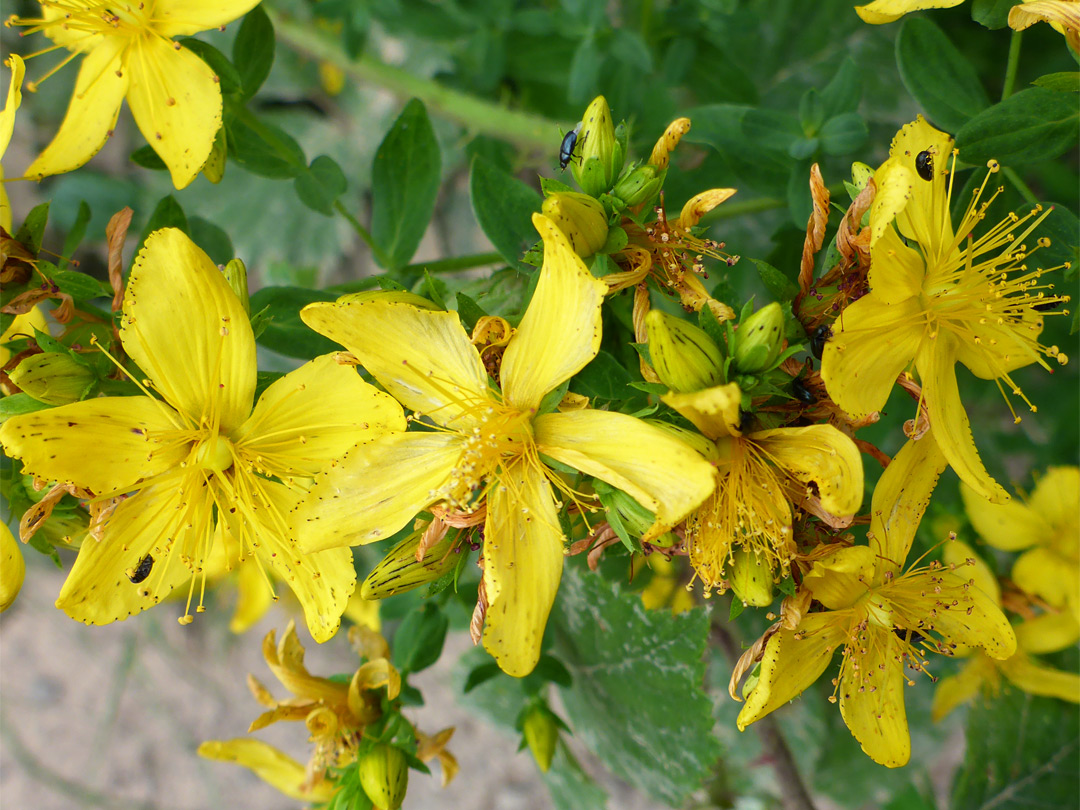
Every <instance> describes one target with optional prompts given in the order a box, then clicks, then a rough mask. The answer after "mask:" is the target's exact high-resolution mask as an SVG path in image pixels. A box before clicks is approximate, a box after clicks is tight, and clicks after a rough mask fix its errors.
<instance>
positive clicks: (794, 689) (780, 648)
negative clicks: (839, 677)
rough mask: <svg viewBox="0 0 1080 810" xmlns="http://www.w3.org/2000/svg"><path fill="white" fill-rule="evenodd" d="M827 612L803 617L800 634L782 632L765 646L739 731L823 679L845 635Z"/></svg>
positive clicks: (740, 715)
mask: <svg viewBox="0 0 1080 810" xmlns="http://www.w3.org/2000/svg"><path fill="white" fill-rule="evenodd" d="M834 618H835V617H834V616H833V615H830V614H828V613H811V614H810V615H808V616H804V617H803V620H802V622H801V623H800V624H799V629H798V631H797V632H796V631H792V630H781V631H779V632H778V633H777V634H776V635H774V636H773V637H772V638H770V639H769V641H768V643H767V644H766V645H765V653H764V655H763V656H762V659H761V674H760V677H759V680H758V682H757V686H755V687H754V690H753V691H752V692H751V693H750V694H749V696H747V698H746V705H745V706H743V708H742V711H740V712H739V717H738V720H737V721H736V722H737V724H738V726H739V731H745V730H746V727H747V726H748V725H750V724H751V723H753V722H755V721H757V720H760V719H761V718H762V717H764V716H765V715H767V714H768V713H769V712H772V711H775V710H776V709H779V708H780V707H781V706H784V705H786V704H787V702H788V701H789V700H791V699H792V698H794V697H796V696H797V695H800V694H801V693H802V692H803V690H804V689H806V688H807V687H808V686H810V685H811V684H812V683H814V681H816V680H817V679H818V678H819V677H821V673H823V672H824V671H825V669H826V668H827V667H828V666H829V663H830V662H831V661H832V657H833V652H834V651H835V650H836V648H837V647H838V646H840V644H842V643H843V639H844V634H843V631H842V630H841V629H840V626H839V624H838V623H835V622H834V621H833V619H834Z"/></svg>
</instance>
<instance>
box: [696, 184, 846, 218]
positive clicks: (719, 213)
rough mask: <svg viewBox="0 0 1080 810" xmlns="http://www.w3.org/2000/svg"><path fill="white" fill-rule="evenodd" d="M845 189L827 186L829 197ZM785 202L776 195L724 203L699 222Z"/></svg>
mask: <svg viewBox="0 0 1080 810" xmlns="http://www.w3.org/2000/svg"><path fill="white" fill-rule="evenodd" d="M845 190H846V189H845V188H844V185H843V183H838V184H837V185H835V186H829V189H828V191H829V198H830V199H831V198H833V197H836V196H837V195H839V194H842V193H843V192H844V191H845ZM787 204H788V201H787V200H780V199H777V198H776V197H758V198H756V199H753V200H746V201H745V202H737V203H732V204H731V205H728V204H727V203H724V204H723V205H720V206H717V207H716V208H714V209H713V210H712V211H710V212H709V213H707V214H706V215H705V216H704V217H702V219H701V222H702V224H703V225H708V224H710V223H713V222H719V221H720V220H724V219H737V218H738V217H744V216H746V215H747V214H760V213H761V212H762V211H773V210H775V209H777V208H786V207H787Z"/></svg>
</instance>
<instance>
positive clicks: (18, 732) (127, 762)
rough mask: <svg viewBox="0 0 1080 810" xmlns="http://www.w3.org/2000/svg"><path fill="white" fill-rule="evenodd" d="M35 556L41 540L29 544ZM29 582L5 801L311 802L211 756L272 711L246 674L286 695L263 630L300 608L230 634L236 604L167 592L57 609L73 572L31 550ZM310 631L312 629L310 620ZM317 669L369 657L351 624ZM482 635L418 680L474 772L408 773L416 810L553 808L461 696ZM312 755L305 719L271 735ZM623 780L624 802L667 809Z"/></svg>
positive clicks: (8, 624) (14, 683)
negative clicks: (195, 611)
mask: <svg viewBox="0 0 1080 810" xmlns="http://www.w3.org/2000/svg"><path fill="white" fill-rule="evenodd" d="M30 554H31V555H34V552H32V551H31V552H30ZM28 563H29V565H28V571H27V581H26V584H25V586H24V589H23V592H22V593H21V594H20V595H19V597H18V599H17V600H16V602H15V604H14V605H13V606H12V608H10V609H9V610H8V611H7V612H5V613H4V614H3V616H0V805H2V807H3V810H73V809H74V808H79V809H80V810H81V808H106V810H136V809H137V810H204V809H205V808H223V809H226V810H227V809H229V808H260V809H261V810H286V809H287V808H288V809H289V810H291V809H292V808H296V807H299V806H300V805H299V804H298V803H297V802H295V801H293V800H291V799H288V798H287V797H285V796H283V795H282V794H280V793H278V792H277V791H276V790H274V789H273V788H271V787H269V786H268V785H266V784H264V783H263V782H261V781H260V780H259V779H258V778H257V777H255V776H254V775H253V774H251V773H250V772H249V771H247V770H246V769H244V768H239V767H237V766H235V765H230V764H226V763H218V762H211V761H207V760H204V759H201V758H200V757H198V756H197V755H196V754H195V749H196V748H197V746H198V744H199V743H200V742H202V741H203V740H208V739H229V738H232V737H242V736H244V735H245V733H246V730H247V727H248V724H249V723H250V722H251V720H252V719H253V718H254V717H255V716H256V715H257V714H259V712H260V711H261V707H260V706H259V705H258V704H257V703H256V702H255V700H254V698H253V697H252V696H251V693H250V692H249V691H248V689H247V686H246V684H245V677H246V674H247V673H248V672H251V673H253V674H255V675H256V677H258V678H259V679H260V680H261V681H263V683H264V684H265V685H266V686H267V687H269V688H270V689H271V691H272V692H274V693H275V695H277V696H279V697H284V694H285V693H284V689H283V687H281V686H280V685H279V684H278V683H277V681H276V680H275V679H274V678H273V676H272V675H271V674H270V672H269V670H268V669H267V668H266V664H265V662H264V661H263V659H262V654H261V652H260V641H261V639H262V637H263V636H264V634H265V633H266V632H267V631H268V630H270V629H271V628H274V627H276V628H277V629H278V632H279V633H280V632H281V631H282V630H283V628H284V626H285V624H286V622H287V620H288V617H287V616H286V614H285V612H284V611H283V610H282V609H278V608H275V609H274V610H273V611H271V613H270V614H269V615H268V617H267V618H266V619H265V620H264V621H263V622H262V623H261V624H260V625H259V626H257V627H256V628H255V629H254V630H252V631H251V632H250V633H248V634H246V635H244V636H234V635H231V634H230V633H229V632H228V630H227V627H226V623H227V620H228V612H227V610H224V609H218V610H216V611H213V609H212V612H209V613H207V614H204V615H203V616H200V617H198V618H197V619H196V621H195V623H194V624H193V625H191V626H189V627H187V628H184V627H181V626H179V625H178V624H177V623H176V621H175V615H178V614H179V613H180V610H179V606H178V605H175V604H166V605H162V606H159V607H158V608H156V609H154V610H152V611H150V612H148V613H146V614H143V615H142V616H140V617H137V618H135V619H129V620H128V621H125V622H121V623H117V624H113V625H110V626H107V627H85V626H83V625H81V624H79V623H77V622H75V621H72V620H71V619H68V618H67V617H66V616H64V615H63V614H62V613H61V612H60V611H58V610H56V608H55V607H53V600H54V599H55V597H56V594H57V593H58V592H59V589H60V584H61V582H62V579H63V574H62V572H59V571H57V570H56V569H54V568H53V567H52V566H51V564H50V563H48V562H47V561H45V560H43V559H29V560H28ZM301 638H302V639H304V638H306V636H305V634H303V633H302V634H301ZM309 641H310V640H307V641H305V645H306V646H307V647H308V654H307V657H306V663H307V665H308V668H309V669H310V670H311V671H312V672H314V673H317V674H330V673H334V672H346V671H351V670H353V669H355V667H356V658H355V656H354V655H353V654H352V652H351V651H350V650H349V648H348V645H347V644H346V643H345V642H344V639H343V638H339V639H335V640H333V641H331V642H329V643H328V644H325V645H322V646H321V647H320V646H316V645H315V644H314V643H313V642H311V643H308V642H309ZM467 646H468V639H467V638H463V637H456V638H452V639H451V640H450V642H449V643H448V648H447V650H446V651H445V653H444V655H443V657H442V659H441V660H440V661H439V663H438V664H437V665H436V666H434V667H433V668H431V669H430V670H428V671H426V672H424V673H422V674H421V676H419V677H417V678H415V682H416V685H417V686H418V687H419V688H420V689H421V690H422V692H423V694H424V697H425V699H426V700H427V705H426V706H424V707H422V708H420V709H417V710H414V711H410V712H409V716H410V717H411V718H412V719H414V720H415V721H416V722H417V724H418V725H419V726H420V727H421V728H422V729H423V730H425V731H427V732H434V731H437V730H439V729H441V728H444V727H446V726H450V725H453V726H455V727H456V728H457V731H456V732H455V735H454V739H453V740H452V742H451V746H450V748H451V750H452V751H453V753H454V754H455V756H457V758H458V761H459V763H460V765H461V772H460V773H459V775H458V777H457V779H456V780H455V781H454V782H453V783H452V784H451V785H450V786H449V787H448V788H446V789H442V788H440V787H439V776H438V768H437V766H436V767H433V771H434V774H433V775H432V776H431V777H425V776H422V775H419V774H414V775H413V777H412V779H411V780H410V785H409V794H408V797H407V798H406V801H405V808H406V810H410V809H411V810H420V809H421V808H438V809H439V810H442V809H443V808H445V809H446V810H458V809H459V808H460V809H461V810H464V808H469V810H548V808H551V807H552V804H551V800H550V798H549V795H548V792H547V789H546V788H545V787H544V785H543V783H542V782H541V781H540V778H539V776H538V773H537V770H536V766H535V764H534V763H533V761H532V758H531V757H530V756H529V754H528V753H527V752H521V753H517V752H516V748H517V741H516V740H511V739H510V738H508V737H506V736H505V735H503V734H502V733H501V732H500V731H498V730H497V729H495V728H493V727H492V726H490V725H489V724H487V723H486V722H485V721H483V720H481V719H479V718H475V717H473V716H471V715H470V714H469V712H468V711H467V710H466V709H464V708H463V707H461V706H459V705H458V704H457V702H456V699H455V694H454V690H453V688H452V687H451V685H450V680H451V679H450V673H451V669H452V667H453V664H454V661H455V660H456V658H457V656H458V655H459V654H460V653H461V652H462V651H463V650H464V649H465V648H466V647H467ZM256 736H258V737H259V738H260V739H263V740H266V741H267V742H269V743H272V744H274V745H277V746H278V747H280V748H282V749H283V750H285V751H288V752H289V753H291V754H292V755H293V756H295V757H297V758H298V759H301V760H303V759H305V758H306V751H307V746H306V742H305V737H306V733H305V730H304V729H303V727H302V726H300V724H285V723H279V724H277V725H276V726H272V727H270V728H268V729H266V730H264V731H260V732H259V733H258V735H256ZM611 787H614V790H615V792H614V795H613V798H612V801H611V803H610V806H611V807H618V808H628V810H629V809H631V808H637V809H638V810H648V809H649V808H651V807H653V806H654V805H651V804H650V803H648V802H646V801H645V800H644V799H643V798H641V797H638V796H634V795H632V794H631V793H630V792H629V791H628V789H625V787H624V786H623V789H621V790H620V789H619V788H620V786H617V785H616V786H611Z"/></svg>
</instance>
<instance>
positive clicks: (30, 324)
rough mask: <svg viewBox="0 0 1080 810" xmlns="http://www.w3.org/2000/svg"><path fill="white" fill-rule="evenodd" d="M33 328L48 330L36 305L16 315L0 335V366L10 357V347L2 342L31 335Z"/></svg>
mask: <svg viewBox="0 0 1080 810" xmlns="http://www.w3.org/2000/svg"><path fill="white" fill-rule="evenodd" d="M35 329H37V330H38V331H39V332H45V333H46V334H48V331H49V322H48V321H47V320H45V313H44V312H42V311H41V307H39V306H36V305H35V306H33V307H31V308H30V309H29V310H27V311H26V312H24V313H23V314H22V315H16V316H15V318H14V319H13V320H12V321H11V324H10V325H9V326H8V328H7V329H5V330H4V333H3V334H2V335H0V366H4V365H7V361H8V360H10V359H11V349H9V348H8V347H7V346H5V345H4V344H6V343H9V342H11V341H13V340H19V339H20V338H28V337H33V335H34V330H35ZM5 393H7V392H6V391H5Z"/></svg>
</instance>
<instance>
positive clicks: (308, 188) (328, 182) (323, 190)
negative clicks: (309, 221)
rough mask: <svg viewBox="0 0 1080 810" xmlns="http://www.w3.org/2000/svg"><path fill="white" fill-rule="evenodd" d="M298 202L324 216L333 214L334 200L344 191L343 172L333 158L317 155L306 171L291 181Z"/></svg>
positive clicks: (345, 186) (346, 184)
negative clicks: (298, 199)
mask: <svg viewBox="0 0 1080 810" xmlns="http://www.w3.org/2000/svg"><path fill="white" fill-rule="evenodd" d="M293 185H294V186H295V188H296V196H297V197H299V198H300V202H302V203H303V204H304V205H306V206H307V207H308V208H310V209H311V210H313V211H318V212H319V213H320V214H325V215H326V216H328V217H329V216H333V215H334V202H335V201H336V200H337V198H338V197H340V196H341V195H342V194H344V193H345V189H346V188H347V187H348V183H347V182H346V180H345V173H344V172H342V171H341V167H340V166H338V165H337V163H336V162H335V161H334V159H333V158H331V157H327V156H326V155H319V156H318V157H317V158H315V159H314V160H313V161H311V165H310V166H309V167H308V169H307V171H306V172H304V173H303V174H301V175H299V176H298V177H297V178H296V180H294V181H293Z"/></svg>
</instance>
